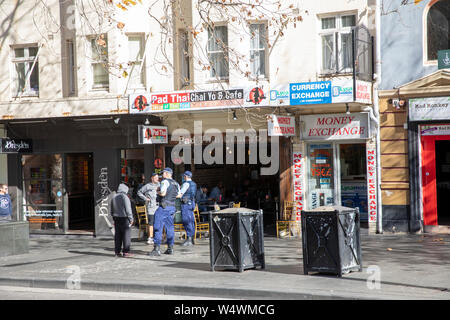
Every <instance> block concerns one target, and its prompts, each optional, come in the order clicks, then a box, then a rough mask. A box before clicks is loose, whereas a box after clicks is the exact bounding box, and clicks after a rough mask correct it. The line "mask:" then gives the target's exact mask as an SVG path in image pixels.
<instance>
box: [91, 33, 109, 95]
mask: <svg viewBox="0 0 450 320" xmlns="http://www.w3.org/2000/svg"><path fill="white" fill-rule="evenodd" d="M89 43H90V53H91V56H90V59H91V71H92V88H93V89H97V88H108V87H109V72H108V39H107V37H106V35H103V34H102V35H100V36H98V37H95V38H90V41H89Z"/></svg>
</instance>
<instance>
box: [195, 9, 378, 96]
mask: <svg viewBox="0 0 450 320" xmlns="http://www.w3.org/2000/svg"><path fill="white" fill-rule="evenodd" d="M194 2H195V0H194ZM290 2H292V3H293V4H294V8H293V9H298V12H299V13H298V15H300V16H301V17H302V19H303V20H302V21H301V22H296V26H295V27H294V25H293V23H290V24H289V25H288V28H287V29H284V31H283V32H284V36H282V37H279V38H278V40H277V41H276V42H274V40H275V38H276V37H275V36H274V32H275V31H276V30H278V28H277V29H274V28H273V27H270V26H269V38H270V41H271V43H272V44H274V47H273V50H272V52H271V55H270V58H269V66H270V71H269V79H268V80H269V81H270V85H271V86H272V85H276V84H286V83H290V82H297V81H298V82H302V81H305V82H308V81H319V80H321V79H320V77H319V72H320V58H321V51H320V50H321V49H320V46H321V43H320V37H319V36H318V32H319V27H320V24H319V22H320V20H319V17H321V16H323V15H327V14H333V13H354V14H356V16H357V24H364V25H366V26H368V24H369V22H371V21H369V18H368V15H369V14H372V13H373V12H374V11H373V10H372V11H371V10H370V9H369V10H368V1H367V0H354V1H348V0H336V1H317V0H303V1H282V3H283V5H285V6H288V5H289V3H290ZM215 18H216V19H218V20H217V22H223V21H220V18H219V17H215ZM199 19H200V18H199V16H198V15H194V25H196V24H197V23H198V22H199ZM212 19H213V18H212ZM227 25H228V26H229V28H228V39H229V45H230V46H231V47H232V48H234V49H236V50H237V51H238V52H240V53H241V54H242V55H245V56H246V59H247V60H245V59H244V60H242V64H245V63H248V59H249V54H248V52H249V47H250V44H249V42H250V40H249V35H248V31H247V30H246V28H245V27H244V26H233V25H232V22H231V20H229V21H228V22H227ZM199 38H200V39H201V41H203V43H205V48H206V39H207V32H203V33H201V34H200V35H199ZM241 38H243V40H242V41H241ZM269 50H270V49H269ZM197 54H198V53H197ZM195 79H196V83H197V84H198V85H199V86H205V87H209V88H217V87H218V85H217V84H216V83H213V82H212V81H208V79H209V75H208V71H201V70H198V69H197V70H196V74H195ZM263 83H264V82H263ZM222 84H223V85H225V86H227V85H229V86H230V87H236V86H246V85H249V86H251V85H253V84H254V81H250V80H249V79H247V78H245V77H243V75H242V74H239V73H236V72H232V71H231V70H230V81H229V83H222Z"/></svg>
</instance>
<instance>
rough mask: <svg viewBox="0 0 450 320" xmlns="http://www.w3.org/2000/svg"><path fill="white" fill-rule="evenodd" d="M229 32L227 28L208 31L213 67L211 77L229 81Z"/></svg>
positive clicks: (211, 64) (209, 53)
mask: <svg viewBox="0 0 450 320" xmlns="http://www.w3.org/2000/svg"><path fill="white" fill-rule="evenodd" d="M227 48H228V30H227V27H226V26H216V27H214V29H208V47H207V49H208V50H207V51H208V59H209V63H210V66H211V69H210V77H211V78H219V79H228V76H229V70H228V55H227Z"/></svg>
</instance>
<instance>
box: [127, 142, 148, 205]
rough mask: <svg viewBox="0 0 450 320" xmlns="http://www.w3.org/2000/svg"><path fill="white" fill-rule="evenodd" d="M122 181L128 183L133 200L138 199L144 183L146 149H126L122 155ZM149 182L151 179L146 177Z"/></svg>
mask: <svg viewBox="0 0 450 320" xmlns="http://www.w3.org/2000/svg"><path fill="white" fill-rule="evenodd" d="M120 155H121V156H120V164H121V165H120V166H121V181H123V182H126V183H127V184H128V186H129V188H130V190H129V192H130V194H131V195H133V199H135V200H136V199H137V189H138V188H139V186H140V185H141V184H142V183H143V180H142V178H143V177H144V173H145V171H144V149H125V150H121V153H120ZM145 181H146V182H147V181H149V177H145Z"/></svg>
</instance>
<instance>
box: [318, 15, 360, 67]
mask: <svg viewBox="0 0 450 320" xmlns="http://www.w3.org/2000/svg"><path fill="white" fill-rule="evenodd" d="M355 25H356V16H355V15H349V14H345V15H344V14H343V15H335V16H329V17H323V18H321V19H320V38H321V48H322V61H321V62H322V63H321V69H322V70H321V71H322V73H347V72H351V71H352V66H353V63H352V55H353V53H352V51H353V50H352V27H354V26H355Z"/></svg>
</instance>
